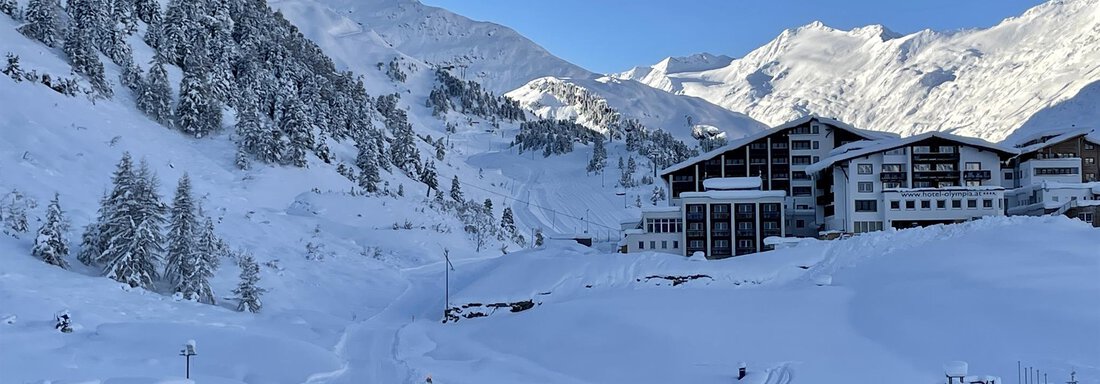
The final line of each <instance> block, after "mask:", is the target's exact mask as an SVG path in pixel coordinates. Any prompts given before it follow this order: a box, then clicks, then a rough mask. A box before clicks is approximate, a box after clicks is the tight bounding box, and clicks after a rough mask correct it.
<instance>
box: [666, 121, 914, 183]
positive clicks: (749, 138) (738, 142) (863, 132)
mask: <svg viewBox="0 0 1100 384" xmlns="http://www.w3.org/2000/svg"><path fill="white" fill-rule="evenodd" d="M811 120H817V121H819V122H822V123H825V124H828V125H831V126H833V127H836V128H839V129H843V130H845V131H849V132H851V133H854V134H856V135H859V136H861V137H864V138H867V139H871V140H882V139H895V138H898V137H899V136H898V135H897V134H895V133H890V132H881V131H872V130H867V129H861V128H856V127H853V126H851V125H849V124H847V123H843V122H841V121H839V120H835V119H830V118H825V117H819V116H814V115H807V116H803V117H800V118H798V119H795V120H791V121H788V122H786V123H783V124H780V125H777V126H775V127H772V128H768V129H765V130H763V131H759V132H756V133H753V134H749V135H745V136H742V137H740V138H737V139H734V140H731V141H729V142H728V143H726V145H723V146H721V147H719V148H716V149H713V150H710V151H708V152H706V153H703V154H700V155H698V156H695V157H692V158H689V159H687V160H684V161H681V162H679V163H676V164H673V165H670V166H668V167H666V168H665V169H662V170H661V173H660V175H661V176H664V175H667V174H669V173H672V172H676V171H679V170H681V169H684V168H687V167H689V166H691V165H693V164H695V163H699V162H702V161H706V160H710V159H713V158H714V157H716V156H718V155H721V154H723V153H726V152H727V151H730V150H733V149H737V148H739V147H743V146H746V145H748V144H749V143H752V142H754V141H756V140H759V139H762V138H764V137H767V136H770V135H772V134H774V133H778V132H779V131H782V130H784V129H790V128H794V127H797V126H799V125H802V124H805V123H807V122H809V121H811Z"/></svg>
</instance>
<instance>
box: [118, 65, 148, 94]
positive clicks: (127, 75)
mask: <svg viewBox="0 0 1100 384" xmlns="http://www.w3.org/2000/svg"><path fill="white" fill-rule="evenodd" d="M119 81H121V82H122V85H123V86H125V87H126V88H127V89H129V90H130V93H131V94H133V95H134V97H135V98H137V97H140V96H141V94H142V93H143V92H144V90H143V89H142V88H144V87H145V84H144V82H143V81H142V75H141V67H138V66H137V64H134V63H133V61H131V62H129V63H128V65H126V66H125V67H123V68H122V74H120V75H119Z"/></svg>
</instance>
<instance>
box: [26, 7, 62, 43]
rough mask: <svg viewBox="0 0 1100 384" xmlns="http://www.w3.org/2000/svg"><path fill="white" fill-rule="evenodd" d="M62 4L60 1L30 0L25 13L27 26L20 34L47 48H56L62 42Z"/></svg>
mask: <svg viewBox="0 0 1100 384" xmlns="http://www.w3.org/2000/svg"><path fill="white" fill-rule="evenodd" d="M60 12H61V2H60V1H58V0H30V2H28V3H27V9H26V11H24V12H23V20H24V21H25V22H26V24H23V26H21V27H19V32H20V33H22V34H23V35H26V36H27V37H29V38H32V39H35V40H38V41H40V42H42V44H46V46H47V47H56V46H57V43H59V42H61V19H60V18H59V17H58V16H59V15H58V14H59V13H60Z"/></svg>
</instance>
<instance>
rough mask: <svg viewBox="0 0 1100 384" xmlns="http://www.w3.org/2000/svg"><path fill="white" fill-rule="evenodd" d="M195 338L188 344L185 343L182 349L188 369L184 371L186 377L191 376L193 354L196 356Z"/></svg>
mask: <svg viewBox="0 0 1100 384" xmlns="http://www.w3.org/2000/svg"><path fill="white" fill-rule="evenodd" d="M197 354H198V353H195V340H188V341H187V344H184V345H183V349H181V350H180V356H183V358H184V360H185V361H186V364H187V365H186V368H185V369H186V370H185V371H184V378H185V379H190V378H191V356H195V355H197Z"/></svg>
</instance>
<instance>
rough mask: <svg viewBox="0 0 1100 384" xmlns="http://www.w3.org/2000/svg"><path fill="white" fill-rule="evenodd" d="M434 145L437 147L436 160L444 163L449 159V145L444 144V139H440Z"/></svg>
mask: <svg viewBox="0 0 1100 384" xmlns="http://www.w3.org/2000/svg"><path fill="white" fill-rule="evenodd" d="M432 145H434V146H435V159H436V160H437V161H443V159H444V158H445V157H447V145H446V144H444V143H443V138H442V137H440V138H439V140H436V141H435V143H433V144H432Z"/></svg>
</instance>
